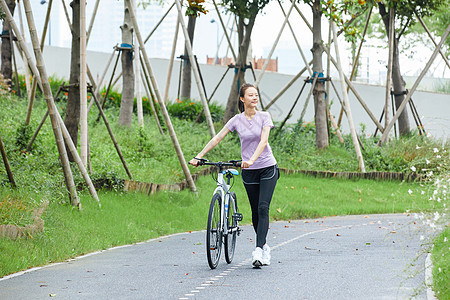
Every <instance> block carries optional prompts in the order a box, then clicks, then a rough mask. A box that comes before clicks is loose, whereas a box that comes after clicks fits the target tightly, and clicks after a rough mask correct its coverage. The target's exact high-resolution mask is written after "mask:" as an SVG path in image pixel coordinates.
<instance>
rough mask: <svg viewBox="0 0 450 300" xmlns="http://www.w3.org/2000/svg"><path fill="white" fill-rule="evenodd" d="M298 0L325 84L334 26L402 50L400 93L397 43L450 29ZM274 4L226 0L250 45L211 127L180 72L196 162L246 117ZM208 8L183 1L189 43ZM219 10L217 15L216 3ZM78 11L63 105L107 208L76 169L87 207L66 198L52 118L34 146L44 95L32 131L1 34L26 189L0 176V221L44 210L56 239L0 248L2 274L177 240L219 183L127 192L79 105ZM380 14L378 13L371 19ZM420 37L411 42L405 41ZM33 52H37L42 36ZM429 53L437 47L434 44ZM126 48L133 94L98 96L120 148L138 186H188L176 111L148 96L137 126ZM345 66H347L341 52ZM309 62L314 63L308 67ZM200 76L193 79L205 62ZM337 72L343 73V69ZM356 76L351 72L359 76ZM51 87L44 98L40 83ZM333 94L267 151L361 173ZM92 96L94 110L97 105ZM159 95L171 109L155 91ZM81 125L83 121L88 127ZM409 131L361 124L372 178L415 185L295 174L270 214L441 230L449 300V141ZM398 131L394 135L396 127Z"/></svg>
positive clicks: (411, 12)
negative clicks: (255, 53) (260, 19)
mask: <svg viewBox="0 0 450 300" xmlns="http://www.w3.org/2000/svg"><path fill="white" fill-rule="evenodd" d="M7 2H8V6H9V10H10V11H11V12H14V9H15V1H14V0H8V1H7ZM141 2H146V1H141ZM161 2H162V1H161ZM295 2H303V3H305V4H307V5H308V6H309V7H310V9H311V10H312V12H313V22H312V23H313V26H310V28H311V31H312V35H313V49H311V51H312V52H313V61H312V72H314V74H323V72H324V68H323V66H322V63H323V57H322V56H323V54H324V53H325V52H327V53H329V50H327V49H329V47H330V46H331V45H330V44H325V43H324V41H323V40H322V35H321V34H322V33H321V32H322V28H321V24H322V18H323V16H325V17H326V18H327V19H329V20H332V21H333V22H334V23H335V24H336V25H337V26H338V29H339V30H340V32H339V33H344V35H345V37H346V41H348V42H350V43H352V47H353V50H354V51H353V52H354V53H353V55H354V57H353V58H355V59H356V57H355V56H357V55H356V46H357V44H358V43H359V42H361V43H362V41H364V37H363V36H362V35H361V32H362V31H363V29H362V28H363V27H364V25H365V21H364V20H365V18H367V24H369V21H371V22H370V26H369V30H368V31H369V36H371V37H377V38H379V39H382V40H384V41H386V45H389V46H387V47H389V48H390V49H391V52H393V53H392V58H391V57H390V59H391V60H392V69H391V71H389V72H388V74H389V75H388V82H389V80H390V76H392V87H393V90H394V91H399V92H402V91H405V81H404V80H403V77H402V72H401V68H400V67H401V66H400V62H399V57H400V55H401V51H402V47H403V49H404V48H407V47H408V46H406V47H405V46H404V45H400V41H402V43H403V42H404V39H402V40H401V39H400V38H401V37H402V36H404V35H406V34H408V35H413V36H414V37H413V39H412V41H413V40H414V38H415V39H421V38H422V37H423V36H425V34H423V35H422V36H421V37H420V38H419V36H418V35H415V34H417V33H420V32H421V31H422V30H424V29H425V26H423V29H422V27H419V23H418V20H420V19H421V18H423V20H424V21H425V23H426V24H428V26H429V28H430V30H431V31H432V33H434V34H435V35H436V36H442V35H443V33H444V31H445V26H442V24H449V22H448V20H449V14H448V11H449V10H448V7H449V6H448V3H449V1H448V0H432V1H430V0H416V1H406V0H367V1H366V0H345V1H344V0H342V1H338V0H329V1H326V0H303V1H295ZM124 3H125V5H124V16H125V18H124V24H123V26H122V27H121V28H122V43H123V44H124V45H131V44H133V40H134V32H136V34H137V33H138V31H139V28H137V27H136V28H135V27H134V26H137V25H135V24H137V22H136V23H134V21H135V20H133V18H132V12H133V9H132V8H131V7H129V5H131V3H132V2H131V1H124ZM268 3H269V1H268V0H255V1H240V0H224V1H222V3H220V5H221V8H222V9H224V10H225V11H226V13H228V14H233V15H234V16H235V18H236V23H237V32H238V39H239V43H238V44H239V45H238V49H237V51H236V52H237V55H235V54H234V53H233V56H236V57H234V59H235V62H234V63H235V65H236V66H235V74H234V80H233V81H232V86H231V88H230V94H229V95H228V101H227V106H226V107H225V108H223V107H220V106H219V105H217V104H214V103H210V105H209V110H210V112H211V119H212V122H209V121H210V119H209V118H208V117H206V116H208V114H203V113H202V111H203V108H204V107H203V105H202V104H200V103H199V102H197V101H194V100H192V99H190V98H191V97H190V90H191V81H192V80H191V66H190V63H189V59H187V61H186V64H185V66H184V67H183V76H182V84H181V94H180V99H177V100H176V101H173V102H169V103H168V104H167V112H168V114H169V115H170V119H171V120H172V123H173V126H174V128H175V132H176V134H177V136H178V141H179V144H180V147H181V148H180V149H181V150H182V152H183V154H184V160H185V161H186V160H189V159H190V158H191V157H192V156H193V155H194V154H196V153H198V151H199V150H200V149H199V148H200V147H202V145H204V144H205V143H206V142H207V141H208V140H209V139H210V136H209V135H208V134H207V132H208V130H209V131H210V132H211V128H208V127H209V126H211V124H212V123H214V124H213V126H214V127H215V130H216V131H218V130H220V128H221V126H222V124H223V122H224V121H227V120H228V119H230V118H231V117H232V116H233V115H234V114H235V113H236V105H235V101H236V95H237V94H238V89H239V83H240V82H241V83H242V82H244V81H245V79H244V78H245V77H244V75H245V74H244V73H245V72H246V69H247V68H248V66H247V64H246V61H245V58H246V57H247V52H248V50H249V47H250V40H251V33H252V30H253V26H254V24H255V19H256V17H257V16H258V15H259V14H261V13H263V9H264V8H265V7H266V6H267V4H268ZM293 3H294V2H293ZM25 4H26V6H28V7H29V1H25ZM204 4H205V1H204V0H192V1H188V3H184V5H185V6H187V11H186V15H187V16H188V18H189V23H188V26H187V32H188V35H189V39H190V41H191V44H192V43H193V36H194V29H195V20H196V18H197V17H199V16H200V15H202V14H207V13H208V11H207V9H206V6H204ZM5 5H6V4H5ZM214 5H215V8H216V9H217V10H219V9H218V8H217V6H216V4H215V3H214ZM280 5H281V4H280ZM80 6H81V5H80V1H73V5H72V12H73V15H72V22H73V23H72V24H71V25H72V27H73V28H74V29H73V30H72V34H73V43H72V51H73V53H81V55H72V57H71V70H70V84H69V91H68V92H63V93H62V94H60V95H59V97H57V99H55V100H56V105H57V109H58V110H59V113H60V114H61V115H62V117H63V118H64V119H65V122H66V126H67V127H68V130H69V132H70V135H71V138H72V140H74V142H75V145H77V144H79V146H80V147H79V148H80V152H83V150H85V149H86V148H85V147H84V146H86V144H84V146H83V142H82V141H86V140H87V139H84V138H85V137H87V131H86V130H83V128H86V127H83V126H81V130H80V132H81V133H80V136H81V137H82V138H81V139H80V140H82V141H81V142H80V141H77V138H78V132H79V126H80V116H81V118H84V119H83V120H86V119H87V123H88V128H89V151H88V152H89V154H90V156H89V167H88V169H89V173H90V174H89V176H90V178H91V179H92V181H93V182H94V184H95V187H96V189H97V190H98V193H99V196H100V197H99V198H100V202H101V204H102V205H101V207H100V206H99V205H98V203H97V202H95V201H94V200H93V199H92V198H91V196H90V194H89V193H88V187H87V186H86V184H85V180H84V179H83V176H82V175H81V174H79V173H78V169H77V166H76V164H75V163H73V162H72V163H71V166H70V167H68V168H69V169H70V168H71V169H72V173H73V175H74V181H75V186H76V189H77V191H76V195H79V198H80V200H81V209H77V208H76V207H73V206H71V205H70V204H71V200H69V197H68V192H67V190H68V189H69V190H70V188H69V184H68V183H67V182H68V181H69V180H68V179H67V173H65V174H66V175H64V174H63V172H61V169H62V167H61V162H62V161H63V160H60V159H59V153H61V147H62V148H64V146H61V145H62V143H60V146H61V147H60V148H59V149H58V148H57V146H56V143H55V135H54V131H53V130H52V126H51V125H50V122H49V121H47V122H46V123H44V126H43V127H42V129H41V130H40V132H39V134H38V136H37V139H36V140H35V141H34V143H33V144H30V141H31V137H32V135H33V133H34V131H35V130H36V128H37V127H38V125H39V123H40V121H41V119H42V117H43V116H44V114H45V113H46V111H47V108H48V106H47V103H46V102H45V100H44V95H43V94H42V93H41V91H38V92H37V98H36V101H35V103H34V108H33V112H32V116H31V122H28V116H29V115H27V105H28V103H27V99H26V98H22V97H20V96H19V95H27V92H29V91H27V89H26V88H25V86H26V84H25V79H24V76H18V77H20V78H17V79H15V80H14V78H13V67H12V63H11V61H12V59H11V58H12V48H11V45H12V43H9V42H5V41H9V38H8V37H7V36H6V34H5V35H4V36H3V37H2V55H4V57H5V59H4V60H2V72H1V73H2V75H3V76H5V78H6V79H8V80H10V81H9V82H7V83H5V82H3V81H2V80H0V105H1V107H2V108H3V109H2V111H0V120H1V122H0V137H1V138H2V141H3V143H4V145H5V150H6V157H7V158H8V161H9V165H10V166H11V169H12V171H13V174H14V180H15V184H12V182H11V179H10V178H8V176H7V171H6V163H5V168H0V225H14V226H19V227H23V226H27V225H30V224H32V223H33V222H34V220H35V217H36V216H35V211H36V210H38V209H44V213H43V215H42V219H43V220H44V221H45V229H44V230H43V232H37V233H30V232H28V233H27V235H26V236H24V237H22V238H19V239H9V238H1V239H0V250H1V251H0V267H1V268H0V276H4V275H6V274H10V273H13V272H16V271H19V270H24V269H26V268H29V267H33V266H40V265H44V264H48V263H51V262H57V261H63V260H66V259H68V258H71V257H76V256H79V255H82V254H85V253H89V252H93V251H97V250H102V249H107V248H110V247H114V246H118V245H123V244H129V243H135V242H138V241H143V240H147V239H150V238H156V237H159V236H162V235H167V234H171V233H175V232H183V231H192V230H201V229H204V224H205V214H206V211H207V207H208V205H209V203H208V201H209V197H210V190H211V181H210V179H209V178H207V177H200V178H199V180H198V181H197V182H196V186H197V189H198V196H196V195H195V194H194V193H192V192H191V191H189V190H187V189H186V190H183V191H181V192H168V191H163V192H159V193H157V194H155V195H150V196H148V195H145V194H142V193H137V192H125V191H124V180H126V179H129V176H128V174H127V172H126V171H125V170H124V168H123V166H122V163H121V161H120V160H119V157H118V154H117V152H116V149H115V148H114V146H113V143H112V142H111V138H110V136H109V134H108V132H107V131H106V129H105V127H104V124H103V123H102V120H99V119H100V118H99V117H97V115H98V111H97V110H96V107H95V106H94V108H93V109H92V110H91V112H90V114H89V115H88V116H86V115H85V114H82V113H80V111H79V108H80V98H81V99H85V97H80V93H81V89H80V88H79V86H80V83H81V82H83V83H84V81H81V80H80V78H83V79H84V80H85V79H86V74H84V73H83V74H81V73H82V70H81V69H80V66H82V65H83V66H86V65H84V63H82V62H81V60H80V57H81V56H85V54H82V53H83V52H84V50H85V49H82V48H81V44H80V40H81V38H80V35H81V33H80V21H81V19H83V18H85V16H81V11H84V9H83V10H82V9H81V8H80ZM5 7H6V6H3V8H5ZM291 10H292V8H291ZM372 10H373V11H374V12H378V14H377V15H375V16H374V17H372V19H371V18H370V15H371V13H372ZM6 12H7V11H6ZM0 15H1V17H2V18H4V17H5V16H6V14H5V12H4V11H3V10H0ZM3 25H4V26H3V32H5V33H6V32H11V29H10V27H9V23H8V22H5V23H4V24H3ZM28 26H29V29H30V30H31V26H34V25H33V24H28ZM330 28H331V27H330ZM390 30H392V31H391V32H394V33H393V34H392V37H393V38H392V39H390V38H389V35H390V34H389V33H390ZM330 32H331V31H330ZM15 34H16V35H18V34H17V33H15ZM83 35H84V32H83ZM43 40H44V38H43ZM410 41H411V39H410V40H408V42H407V43H410ZM33 42H34V44H37V43H38V41H37V40H36V39H35V40H34V41H33ZM425 44H426V43H425ZM428 44H429V45H432V43H429V42H428ZM410 47H411V46H410ZM448 49H449V47H448V41H447V42H446V43H445V44H444V47H443V51H444V52H446V53H448V51H449V50H448ZM122 51H123V55H122V71H123V84H122V86H123V87H124V88H123V89H122V91H121V92H120V93H119V91H115V90H109V89H108V90H106V89H105V88H103V90H101V91H100V93H99V96H101V97H105V98H104V99H105V100H106V102H105V105H104V110H105V114H106V118H107V119H108V120H109V121H110V125H111V127H112V131H113V132H114V133H115V138H116V139H117V141H118V144H119V146H120V148H121V151H122V153H123V155H124V159H125V161H126V162H127V165H128V167H129V169H130V170H131V173H132V176H133V179H134V180H138V181H141V182H152V183H157V184H174V183H179V182H181V181H183V180H184V179H185V175H186V173H185V172H183V171H182V168H180V157H179V156H178V157H177V155H176V154H175V150H174V146H175V144H176V143H178V141H177V142H176V143H175V139H173V136H172V132H173V131H172V128H171V127H170V126H169V124H168V122H165V121H167V115H166V113H165V106H164V105H162V103H163V102H162V101H155V99H153V98H152V97H150V98H143V99H142V100H143V101H142V106H143V111H144V115H145V122H144V123H143V124H138V121H137V120H135V119H136V118H135V114H136V107H137V105H136V104H137V101H136V99H135V98H134V97H135V91H134V87H135V74H134V67H133V59H132V57H133V55H127V54H131V51H132V50H131V48H129V49H122ZM336 52H337V51H336ZM184 56H185V58H184V59H186V57H188V56H191V57H193V56H192V53H191V51H190V50H189V49H188V48H187V46H186V48H185V52H184ZM336 56H338V54H337V53H336ZM138 57H139V55H138ZM37 60H38V59H37ZM8 62H9V64H8ZM37 63H40V62H37ZM305 64H308V62H307V61H305ZM357 64H358V63H357V60H356V61H354V65H357ZM447 64H448V62H447ZM308 65H309V64H308ZM193 67H194V69H195V66H193ZM336 67H337V68H338V69H339V68H340V66H336ZM31 69H32V68H31ZM147 69H148V67H147ZM307 69H308V71H309V72H310V74H309V75H310V76H314V75H312V72H311V70H310V69H309V67H305V69H304V71H303V72H305V71H306V70H307ZM31 71H32V72H34V74H32V76H34V77H38V74H36V71H35V70H33V69H32V70H31ZM145 71H146V70H145V68H144V72H145ZM147 71H149V70H147ZM83 72H84V71H83ZM354 72H357V70H354ZM80 74H81V76H80ZM355 74H356V73H355ZM14 75H17V74H14ZM40 75H42V74H40ZM353 75H354V74H353V71H352V74H351V76H350V78H352V77H353ZM26 80H28V79H26ZM41 80H43V81H45V83H46V81H47V78H41ZM350 80H351V79H350ZM35 81H36V80H35ZM91 81H92V80H91ZM49 83H50V87H51V90H52V95H53V96H54V95H55V94H56V91H57V90H58V88H59V87H60V86H61V83H62V80H61V79H58V78H54V77H53V78H50V79H49ZM91 83H92V82H91ZM35 84H36V83H35ZM82 86H84V84H83V85H82ZM46 87H47V85H45V86H44V92H46V93H47V94H46V96H47V100H49V99H48V95H49V93H48V92H49V91H48V90H45V88H46ZM40 88H41V89H42V86H41V87H40ZM324 88H325V84H324V81H323V80H319V81H318V82H317V84H316V85H315V86H314V93H313V95H314V107H315V117H314V118H315V121H314V122H305V120H299V121H297V122H296V123H293V124H289V125H285V126H279V125H280V124H276V126H275V128H274V130H273V131H272V134H271V137H270V144H271V146H272V149H273V151H274V153H276V157H277V161H278V164H279V166H280V167H281V168H285V169H289V170H317V171H327V172H330V171H331V172H358V171H360V166H359V165H358V162H357V159H356V157H355V155H359V150H355V148H357V146H356V145H357V144H358V143H357V142H355V139H354V136H353V138H352V137H351V136H350V135H344V137H343V138H344V142H343V143H341V142H339V139H338V136H337V132H336V130H335V129H332V127H331V126H330V124H329V118H328V116H327V102H326V101H325V89H324ZM84 92H85V91H83V93H84ZM97 92H98V91H97ZM87 97H88V100H90V97H91V96H87ZM405 97H406V96H405V95H403V94H402V95H400V96H398V95H396V98H395V104H396V106H397V108H398V107H399V106H400V105H401V103H402V101H403V99H404V98H405ZM157 98H158V100H161V99H159V96H158V95H157ZM163 100H165V99H163ZM202 100H204V99H202ZM139 103H140V101H139ZM160 105H162V106H160ZM153 109H154V110H155V111H156V118H158V121H159V123H161V124H162V127H163V128H162V130H163V131H164V132H165V135H161V133H160V131H159V129H158V127H157V125H156V122H155V120H154V119H153V114H152V110H153ZM29 113H31V111H29ZM51 115H52V114H51ZM139 116H141V115H140V114H139ZM205 118H208V119H207V120H206V119H205ZM25 119H27V121H26V122H24V120H25ZM83 120H82V121H81V123H82V125H85V123H84V122H83ZM398 124H399V132H400V136H401V137H400V138H399V139H398V140H395V139H393V140H391V141H390V142H389V143H388V144H387V145H384V146H383V147H380V146H378V145H377V143H378V142H379V137H374V136H372V135H371V134H370V133H368V132H366V130H365V125H364V124H360V125H359V126H360V128H359V138H360V144H361V146H362V147H361V148H362V156H363V157H364V161H365V171H366V172H371V171H379V172H385V173H386V174H389V173H390V172H402V173H408V174H411V173H414V174H416V175H417V180H416V181H408V182H406V181H404V182H400V181H383V180H382V177H381V178H379V179H378V180H363V179H359V180H358V179H351V180H344V179H339V178H315V177H310V176H306V175H299V174H296V175H287V174H285V175H282V178H281V179H280V182H279V185H278V188H277V191H276V196H275V198H274V201H273V204H272V205H273V206H272V208H273V209H272V211H271V218H272V220H290V219H301V218H316V217H324V216H334V215H349V214H375V213H408V214H414V216H416V218H417V222H422V223H423V224H424V225H426V226H429V227H430V228H433V229H436V231H435V232H436V233H437V236H431V237H430V238H432V239H434V240H432V241H430V246H431V245H434V248H433V249H432V250H431V248H430V249H427V250H431V251H432V254H433V255H432V259H433V262H434V266H435V268H434V270H433V277H434V290H435V291H436V294H437V296H438V297H439V298H441V299H447V298H450V291H449V288H448V286H447V284H446V283H448V282H449V275H448V274H449V273H450V270H449V258H448V255H447V256H446V255H444V253H446V252H448V235H449V228H448V225H449V221H448V220H449V219H448V207H447V204H448V190H449V183H450V166H449V161H450V159H449V158H450V152H449V151H450V149H449V143H448V141H440V140H435V139H431V138H429V137H426V136H421V135H419V132H418V131H416V130H414V129H411V128H410V127H409V126H410V125H409V124H410V122H409V120H408V113H407V111H406V110H405V111H404V112H403V113H402V114H401V116H400V118H399V120H398ZM352 129H353V128H352ZM55 132H57V130H55ZM352 132H354V131H353V130H352ZM388 132H389V130H387V131H386V133H388ZM169 133H170V134H169ZM169 135H170V136H171V138H172V140H171V139H170V138H169ZM382 142H383V143H384V142H385V141H384V140H383V141H382ZM354 147H355V148H354ZM355 152H357V153H355ZM178 155H179V154H178ZM239 156H240V144H239V139H238V137H237V135H228V136H227V137H226V138H225V139H224V140H223V141H222V143H220V145H219V146H218V147H216V148H215V149H214V150H213V151H211V153H209V155H208V158H209V159H211V160H228V159H236V158H239ZM84 158H85V157H84ZM72 160H73V159H71V161H72ZM67 162H68V160H67ZM63 165H64V163H63ZM189 168H190V171H191V172H192V173H195V172H198V169H195V168H193V167H189ZM66 171H67V169H66ZM69 173H70V172H69ZM14 185H16V187H14ZM235 189H236V191H237V193H238V195H240V196H241V198H240V199H242V200H241V201H240V203H241V205H240V207H241V210H242V212H243V213H244V215H247V216H248V215H250V210H249V207H248V204H247V202H246V201H245V192H244V189H243V186H242V183H240V182H236V183H235ZM72 204H73V203H72ZM186 214H189V215H190V216H191V218H189V220H188V221H185V220H186V218H185V217H184V216H185V215H186ZM180 220H183V221H180ZM249 222H250V220H249V218H247V219H245V220H244V223H249ZM93 237H95V238H93Z"/></svg>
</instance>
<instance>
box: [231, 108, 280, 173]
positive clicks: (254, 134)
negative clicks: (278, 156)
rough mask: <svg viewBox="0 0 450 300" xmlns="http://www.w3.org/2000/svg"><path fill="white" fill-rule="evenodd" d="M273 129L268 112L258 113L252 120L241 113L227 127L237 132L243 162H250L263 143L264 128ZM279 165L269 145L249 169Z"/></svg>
mask: <svg viewBox="0 0 450 300" xmlns="http://www.w3.org/2000/svg"><path fill="white" fill-rule="evenodd" d="M267 126H269V127H270V128H273V122H272V118H271V117H270V114H269V113H268V112H261V111H256V114H255V115H254V116H253V119H252V120H247V118H246V117H245V115H244V113H240V114H238V115H235V116H234V117H233V118H231V119H230V120H229V121H228V122H227V124H225V127H227V128H228V129H229V130H230V131H231V132H233V131H235V130H236V131H237V133H238V134H239V138H240V140H241V156H242V160H243V161H248V160H250V158H251V157H252V155H253V153H255V151H256V148H257V147H258V144H259V142H260V141H261V133H262V129H263V128H264V127H267ZM276 163H277V161H276V160H275V157H274V156H273V154H272V149H271V148H270V145H269V144H268V143H267V146H266V148H264V150H263V152H262V153H261V155H260V156H259V157H258V159H256V161H255V162H254V163H253V165H252V166H251V167H250V168H249V169H262V168H266V167H270V166H273V165H275V164H276Z"/></svg>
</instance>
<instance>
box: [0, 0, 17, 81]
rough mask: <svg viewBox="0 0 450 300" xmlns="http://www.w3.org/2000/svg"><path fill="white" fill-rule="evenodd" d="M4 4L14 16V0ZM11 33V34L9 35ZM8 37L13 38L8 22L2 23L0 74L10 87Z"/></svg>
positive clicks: (10, 73)
mask: <svg viewBox="0 0 450 300" xmlns="http://www.w3.org/2000/svg"><path fill="white" fill-rule="evenodd" d="M6 4H7V5H8V8H9V11H10V12H11V15H14V10H15V9H16V1H15V0H6ZM10 33H11V34H10ZM10 36H13V34H12V30H11V29H10V25H9V23H8V21H6V20H4V21H3V33H2V48H1V49H2V50H1V51H2V70H1V72H2V74H3V78H4V79H6V80H7V81H8V84H9V85H11V78H12V60H11V58H12V49H11V42H10V40H9V38H10Z"/></svg>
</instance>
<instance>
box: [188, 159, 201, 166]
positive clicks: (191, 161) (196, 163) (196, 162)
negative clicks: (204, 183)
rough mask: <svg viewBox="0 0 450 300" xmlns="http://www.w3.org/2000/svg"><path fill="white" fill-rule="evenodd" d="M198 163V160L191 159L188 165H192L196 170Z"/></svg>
mask: <svg viewBox="0 0 450 300" xmlns="http://www.w3.org/2000/svg"><path fill="white" fill-rule="evenodd" d="M199 162H200V160H198V159H195V158H193V159H191V160H190V161H189V164H190V165H193V166H194V167H196V168H197V167H198V163H199Z"/></svg>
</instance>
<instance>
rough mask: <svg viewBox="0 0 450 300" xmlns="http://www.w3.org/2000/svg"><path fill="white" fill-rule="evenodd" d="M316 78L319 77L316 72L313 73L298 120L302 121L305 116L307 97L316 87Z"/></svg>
mask: <svg viewBox="0 0 450 300" xmlns="http://www.w3.org/2000/svg"><path fill="white" fill-rule="evenodd" d="M317 78H319V74H318V73H316V74H315V75H313V82H312V85H311V89H310V90H309V93H308V96H306V100H305V105H304V106H303V110H302V113H301V114H300V121H302V122H303V118H304V117H305V113H306V108H308V103H309V99H310V98H311V95H312V93H313V91H314V88H315V87H316V83H317ZM308 79H309V78H308Z"/></svg>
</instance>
